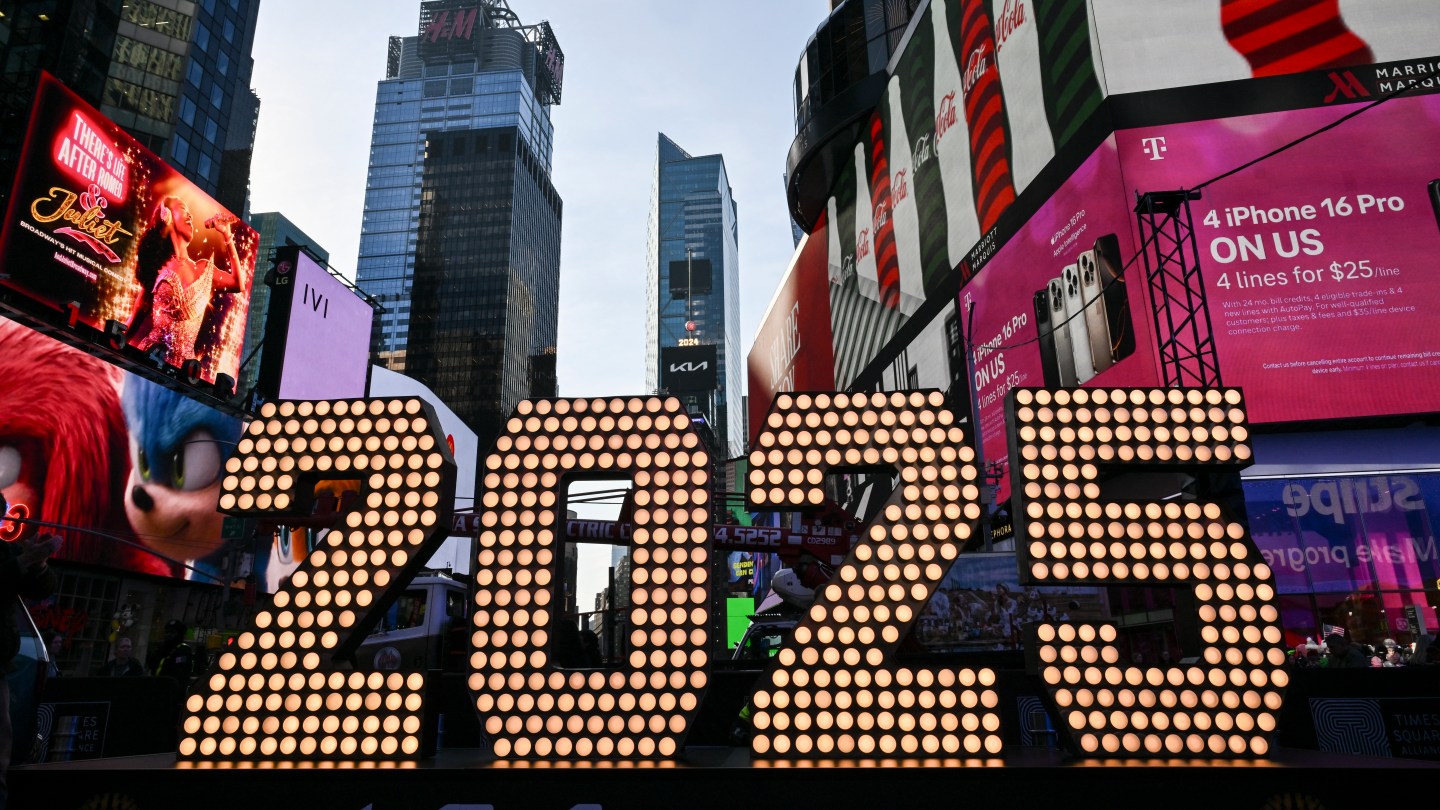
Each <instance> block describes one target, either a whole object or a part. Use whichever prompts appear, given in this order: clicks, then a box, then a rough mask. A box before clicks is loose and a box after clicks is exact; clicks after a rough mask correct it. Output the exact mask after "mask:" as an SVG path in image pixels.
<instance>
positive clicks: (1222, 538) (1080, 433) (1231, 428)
mask: <svg viewBox="0 0 1440 810" xmlns="http://www.w3.org/2000/svg"><path fill="white" fill-rule="evenodd" d="M1007 418H1008V420H1009V433H1010V435H1009V439H1010V442H1011V465H1012V467H1011V469H1012V474H1015V475H1016V484H1015V486H1014V488H1013V491H1014V496H1013V505H1014V509H1013V513H1014V514H1015V528H1016V538H1017V554H1016V556H1017V559H1018V560H1019V563H1020V570H1021V575H1022V579H1023V580H1024V581H1025V582H1027V583H1029V584H1102V585H1113V584H1135V585H1154V586H1165V585H1170V586H1188V587H1189V588H1191V590H1192V592H1193V595H1194V597H1195V601H1194V604H1195V605H1196V606H1197V608H1196V613H1197V615H1196V617H1195V618H1196V619H1197V626H1198V631H1199V638H1200V640H1201V642H1202V645H1203V646H1202V648H1201V650H1200V661H1199V663H1197V664H1195V665H1187V666H1178V667H1168V668H1165V667H1148V666H1131V665H1128V664H1125V663H1122V662H1121V661H1120V660H1119V657H1120V656H1119V651H1118V649H1117V648H1116V647H1115V646H1114V642H1115V640H1116V631H1115V628H1114V627H1113V626H1109V625H1091V624H1055V623H1043V624H1038V625H1034V626H1031V627H1030V628H1028V631H1027V632H1028V635H1029V640H1030V644H1029V645H1028V649H1029V650H1030V652H1031V655H1032V662H1033V663H1034V664H1035V666H1036V667H1037V668H1038V670H1039V673H1040V675H1041V678H1042V680H1043V681H1044V683H1045V686H1046V690H1047V692H1048V693H1049V694H1050V695H1051V696H1052V698H1053V699H1054V701H1055V705H1056V708H1057V710H1058V711H1059V716H1060V718H1061V721H1062V723H1061V724H1062V725H1063V726H1064V727H1065V729H1066V731H1067V733H1068V734H1069V740H1070V742H1071V743H1072V745H1073V746H1074V747H1075V748H1076V749H1077V750H1079V751H1081V752H1083V753H1085V754H1088V755H1096V756H1136V755H1139V756H1161V755H1165V756H1180V757H1242V756H1263V755H1265V754H1267V753H1268V752H1269V749H1270V744H1269V739H1268V737H1269V734H1270V733H1271V732H1273V731H1274V729H1275V721H1276V717H1277V711H1278V709H1279V706H1280V703H1281V700H1282V699H1283V692H1284V688H1285V686H1286V685H1287V683H1288V680H1289V678H1288V675H1287V673H1286V672H1285V670H1284V663H1285V654H1284V651H1283V649H1281V646H1280V645H1281V643H1282V640H1283V639H1282V634H1281V629H1280V625H1279V611H1278V610H1277V609H1276V606H1275V595H1276V594H1275V589H1274V585H1273V574H1272V572H1271V570H1270V568H1269V567H1268V566H1267V565H1266V564H1265V563H1264V562H1263V560H1262V558H1261V557H1260V554H1259V552H1258V550H1257V549H1256V547H1255V544H1254V542H1253V540H1252V539H1251V538H1250V535H1249V532H1248V530H1247V529H1246V527H1245V525H1244V524H1242V523H1239V522H1237V521H1234V520H1231V519H1229V518H1228V517H1227V516H1226V514H1225V513H1224V511H1223V510H1222V509H1221V508H1220V506H1219V505H1218V504H1216V503H1211V502H1197V501H1185V502H1181V501H1155V502H1146V501H1104V500H1102V499H1101V491H1100V474H1101V472H1102V471H1107V472H1108V471H1118V470H1128V469H1135V468H1137V467H1138V468H1146V469H1157V470H1172V471H1176V472H1181V471H1185V472H1193V471H1200V470H1204V469H1211V470H1220V469H1233V470H1238V469H1240V468H1242V467H1244V466H1247V465H1248V464H1249V463H1250V461H1251V458H1252V450H1251V447H1250V444H1249V426H1248V424H1247V422H1246V416H1245V403H1244V398H1243V396H1242V395H1241V393H1240V391H1239V390H1238V389H1176V388H1170V389H1075V390H1057V391H1051V390H1045V389H1017V390H1016V391H1014V392H1013V394H1012V395H1011V398H1010V400H1009V403H1008V408H1007Z"/></svg>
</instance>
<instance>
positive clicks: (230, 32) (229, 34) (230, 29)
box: [224, 20, 235, 42]
mask: <svg viewBox="0 0 1440 810" xmlns="http://www.w3.org/2000/svg"><path fill="white" fill-rule="evenodd" d="M224 31H225V41H226V42H234V41H235V23H233V22H230V21H229V20H226V21H225V29H224Z"/></svg>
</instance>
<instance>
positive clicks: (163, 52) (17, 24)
mask: <svg viewBox="0 0 1440 810" xmlns="http://www.w3.org/2000/svg"><path fill="white" fill-rule="evenodd" d="M6 8H7V9H12V10H13V11H14V13H7V14H0V167H5V168H8V166H9V165H13V161H14V160H15V159H17V158H18V153H19V148H20V138H21V137H22V136H23V134H24V132H25V127H24V126H23V122H24V120H25V116H26V115H27V113H28V110H29V105H30V99H31V98H32V97H33V95H34V92H35V87H36V84H37V82H38V80H39V73H40V71H41V70H47V71H49V72H51V73H53V74H55V76H56V77H57V78H59V79H60V80H61V81H62V82H64V83H65V84H66V85H67V86H68V87H69V88H70V89H71V90H74V91H75V92H76V93H78V94H79V95H80V96H81V97H82V98H84V99H85V100H86V101H88V102H90V103H91V104H94V105H95V106H96V107H98V108H99V109H100V112H102V113H104V114H105V115H106V116H107V117H109V118H110V119H111V120H112V121H114V122H115V123H117V124H119V125H120V126H122V127H124V128H125V129H126V130H127V131H128V132H129V133H130V134H131V135H133V136H135V138H136V139H137V140H139V141H140V142H141V143H142V144H144V145H145V146H146V147H148V148H149V149H150V150H151V151H153V152H155V153H156V154H158V155H161V156H162V157H164V158H165V160H166V161H168V162H169V163H170V164H171V165H172V166H174V167H175V168H177V169H179V170H180V171H181V172H183V173H184V174H185V176H186V177H188V178H190V180H191V181H192V182H194V183H195V185H197V186H199V187H200V188H202V189H204V190H205V192H206V193H208V194H210V196H212V197H214V198H215V199H216V200H218V201H219V202H220V204H221V205H224V206H225V207H226V208H229V209H230V210H231V211H234V212H235V213H237V214H242V215H243V214H245V213H246V210H245V208H246V204H247V201H248V200H247V197H248V195H249V186H250V153H251V150H252V149H253V147H254V144H255V122H256V116H257V114H258V111H259V104H260V100H259V98H258V97H257V96H256V95H255V92H254V91H253V90H251V89H250V76H251V72H252V69H253V67H254V60H253V59H252V57H251V49H252V46H253V44H254V38H255V21H256V16H257V15H258V14H259V12H260V0H198V2H193V3H173V2H170V3H162V2H152V0H123V2H122V0H45V2H18V3H13V4H11V3H7V4H6ZM10 173H11V172H10V171H5V172H3V174H6V175H8V174H10ZM4 186H5V187H4V188H3V189H0V195H4V194H7V193H8V192H9V186H8V184H4Z"/></svg>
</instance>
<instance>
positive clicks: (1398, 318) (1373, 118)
mask: <svg viewBox="0 0 1440 810" xmlns="http://www.w3.org/2000/svg"><path fill="white" fill-rule="evenodd" d="M1432 92H1433V91H1432ZM1356 106H1358V103H1357V104H1351V105H1334V106H1331V107H1319V108H1315V109H1307V110H1293V111H1288V112H1278V113H1269V114H1263V115H1250V116H1244V117H1240V118H1229V119H1223V120H1217V121H1197V122H1194V123H1188V124H1172V125H1169V126H1165V127H1150V128H1145V129H1134V130H1126V131H1123V132H1120V133H1118V134H1117V135H1116V139H1117V141H1118V143H1119V145H1120V155H1121V163H1122V166H1123V169H1124V173H1125V183H1126V185H1127V186H1130V187H1132V188H1138V189H1142V190H1150V189H1174V188H1182V187H1190V186H1193V185H1195V184H1197V183H1199V182H1202V181H1204V180H1206V179H1208V178H1210V177H1214V176H1217V175H1219V174H1221V173H1222V172H1225V171H1228V170H1229V169H1232V168H1234V167H1235V166H1236V165H1238V164H1240V163H1242V162H1244V161H1246V160H1249V159H1252V158H1257V157H1260V156H1261V155H1264V154H1266V153H1268V152H1270V151H1272V150H1274V149H1276V148H1278V147H1280V146H1282V145H1284V144H1286V143H1288V142H1290V141H1292V140H1294V139H1296V138H1298V137H1300V136H1302V135H1305V134H1307V133H1310V132H1313V131H1315V130H1317V129H1319V128H1321V127H1322V126H1325V125H1326V124H1329V123H1331V122H1333V121H1335V120H1336V119H1338V118H1339V117H1340V116H1341V115H1343V114H1344V113H1347V112H1351V111H1353V110H1354V109H1355V108H1356ZM1437 137H1440V97H1437V96H1434V95H1427V96H1421V97H1410V98H1397V99H1394V100H1392V101H1389V102H1387V103H1385V104H1383V105H1381V106H1378V107H1376V108H1375V109H1373V110H1369V111H1367V112H1366V113H1365V114H1364V115H1362V116H1359V117H1357V118H1355V119H1354V120H1351V121H1348V122H1346V123H1345V124H1344V125H1342V126H1340V127H1337V128H1336V129H1333V130H1331V131H1329V132H1326V133H1324V134H1322V135H1320V136H1318V137H1316V138H1312V139H1311V140H1309V141H1306V142H1305V143H1303V144H1301V145H1300V146H1297V147H1296V148H1294V149H1291V150H1289V151H1286V152H1284V153H1281V154H1279V155H1276V156H1275V157H1272V158H1269V159H1267V160H1265V161H1262V162H1260V163H1258V164H1256V165H1255V166H1252V167H1250V168H1248V169H1246V170H1245V171H1243V172H1241V173H1239V174H1236V175H1234V176H1233V177H1229V178H1226V179H1224V180H1222V181H1220V182H1218V183H1215V184H1214V185H1212V186H1209V187H1207V188H1205V189H1204V192H1203V197H1202V199H1200V200H1199V201H1197V202H1194V203H1192V204H1191V210H1192V212H1193V215H1194V220H1195V223H1194V225H1195V237H1196V246H1197V248H1198V252H1199V258H1200V265H1201V267H1202V269H1203V275H1204V279H1205V298H1206V300H1207V302H1208V308H1209V314H1210V323H1211V327H1212V329H1213V333H1214V335H1215V346H1216V352H1217V354H1218V359H1219V362H1220V374H1221V377H1222V379H1223V381H1224V382H1225V384H1226V385H1234V386H1240V387H1242V388H1244V389H1245V397H1246V400H1247V401H1248V402H1249V403H1250V408H1251V411H1250V419H1251V421H1253V422H1257V423H1260V422H1294V421H1306V420H1314V419H1334V418H1353V417H1365V416H1379V415H1384V414H1397V413H1417V412H1423V411H1433V410H1435V408H1436V404H1435V403H1436V402H1437V399H1440V330H1437V329H1436V328H1435V325H1434V324H1435V319H1434V307H1435V305H1436V303H1437V302H1440V275H1437V274H1436V273H1435V256H1436V255H1437V251H1440V229H1437V227H1436V220H1435V212H1434V210H1433V209H1432V207H1431V205H1430V201H1429V196H1428V190H1427V186H1428V184H1429V183H1430V181H1432V180H1434V179H1436V178H1440V153H1437V152H1436V150H1435V149H1434V148H1433V145H1434V143H1435V141H1436V138H1437ZM1116 194H1120V195H1124V194H1126V191H1125V189H1123V188H1122V189H1116Z"/></svg>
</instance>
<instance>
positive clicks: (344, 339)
mask: <svg viewBox="0 0 1440 810" xmlns="http://www.w3.org/2000/svg"><path fill="white" fill-rule="evenodd" d="M287 270H288V271H289V272H286V271H287ZM274 286H275V293H274V295H273V297H272V298H271V299H270V301H271V303H270V317H269V323H268V324H267V332H268V335H269V337H268V338H267V339H270V340H274V339H276V337H277V334H279V332H280V330H283V338H281V339H283V340H284V343H283V344H282V345H281V346H280V347H279V351H276V352H267V353H266V354H265V355H263V357H264V358H267V359H268V358H271V357H276V356H278V357H280V358H281V360H280V362H281V364H282V365H281V368H280V369H279V377H280V381H279V396H278V398H279V399H339V398H342V397H363V396H365V386H366V378H367V374H368V373H369V371H370V326H371V321H372V320H373V318H374V315H375V311H374V309H372V308H371V306H370V304H369V303H368V302H367V301H365V300H364V299H363V298H361V297H360V296H358V295H356V294H355V292H354V291H353V290H351V289H350V288H349V287H348V286H346V285H345V283H344V282H342V281H341V280H340V279H338V278H336V277H335V276H333V275H331V274H330V272H329V271H328V270H326V269H325V268H324V267H322V266H320V264H319V263H317V262H316V261H315V260H314V259H312V258H310V256H309V255H308V254H306V253H305V252H304V251H302V250H299V249H298V248H292V249H290V250H288V251H284V252H282V254H280V255H279V256H278V257H277V262H276V266H275V284H274ZM266 372H269V374H271V375H273V374H274V373H275V371H274V370H272V369H271V368H269V367H267V368H266V369H265V370H264V372H262V377H261V379H262V382H265V381H266V379H267V375H266ZM269 379H270V380H273V376H271V377H269Z"/></svg>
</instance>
